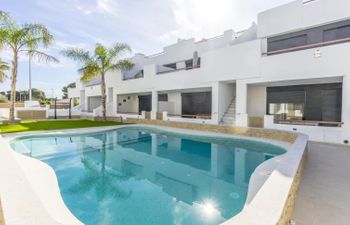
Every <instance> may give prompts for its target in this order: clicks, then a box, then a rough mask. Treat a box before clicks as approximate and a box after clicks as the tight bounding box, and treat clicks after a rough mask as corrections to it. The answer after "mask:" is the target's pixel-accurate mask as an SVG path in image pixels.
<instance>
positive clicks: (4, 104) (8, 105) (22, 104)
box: [0, 102, 24, 109]
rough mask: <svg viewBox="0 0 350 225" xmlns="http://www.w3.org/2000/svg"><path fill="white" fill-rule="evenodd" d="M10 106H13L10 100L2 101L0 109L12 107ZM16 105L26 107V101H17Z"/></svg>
mask: <svg viewBox="0 0 350 225" xmlns="http://www.w3.org/2000/svg"><path fill="white" fill-rule="evenodd" d="M10 106H11V104H10V103H9V102H7V103H0V109H1V108H10ZM15 107H18V108H23V107H24V103H23V102H18V103H15Z"/></svg>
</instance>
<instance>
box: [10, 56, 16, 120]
mask: <svg viewBox="0 0 350 225" xmlns="http://www.w3.org/2000/svg"><path fill="white" fill-rule="evenodd" d="M17 64H18V55H17V51H16V50H13V59H12V69H11V73H12V76H11V98H10V103H11V104H10V115H9V122H10V123H14V122H15V103H16V84H17Z"/></svg>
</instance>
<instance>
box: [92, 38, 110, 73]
mask: <svg viewBox="0 0 350 225" xmlns="http://www.w3.org/2000/svg"><path fill="white" fill-rule="evenodd" d="M95 57H96V59H97V60H98V61H99V64H100V66H101V67H102V68H103V67H106V66H108V64H109V62H108V60H107V48H106V47H105V46H103V45H102V44H100V43H97V44H96V46H95Z"/></svg>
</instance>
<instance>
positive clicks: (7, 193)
mask: <svg viewBox="0 0 350 225" xmlns="http://www.w3.org/2000/svg"><path fill="white" fill-rule="evenodd" d="M116 127H123V126H111V127H97V128H81V129H69V130H68V129H67V130H55V131H42V132H27V133H13V134H6V135H0V201H1V207H2V212H3V217H4V222H5V224H6V225H37V224H50V225H58V224H61V225H82V224H83V223H82V222H81V221H79V220H78V219H77V218H76V217H75V216H74V215H73V214H72V213H71V212H70V210H69V209H68V208H67V206H66V205H65V204H64V201H63V199H62V196H61V194H60V189H59V186H58V182H57V177H56V174H55V172H54V170H53V169H52V168H51V167H50V166H49V165H47V164H45V163H43V162H41V161H40V160H37V159H34V158H30V157H27V156H24V155H22V154H19V153H17V152H15V151H13V150H12V148H11V147H10V144H9V142H10V141H11V140H12V139H14V138H16V137H21V136H28V135H35V134H63V133H67V132H72V133H73V132H77V130H79V132H91V131H103V130H109V129H114V128H116ZM0 225H2V224H0Z"/></svg>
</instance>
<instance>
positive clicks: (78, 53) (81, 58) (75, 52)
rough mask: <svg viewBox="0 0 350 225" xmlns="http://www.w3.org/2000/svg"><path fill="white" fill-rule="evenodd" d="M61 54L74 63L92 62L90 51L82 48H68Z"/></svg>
mask: <svg viewBox="0 0 350 225" xmlns="http://www.w3.org/2000/svg"><path fill="white" fill-rule="evenodd" d="M61 54H62V55H64V56H66V57H68V58H70V59H73V60H74V61H78V62H82V63H86V62H89V61H91V60H92V57H91V56H90V53H89V51H85V50H84V49H80V48H68V49H65V50H63V51H61Z"/></svg>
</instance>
